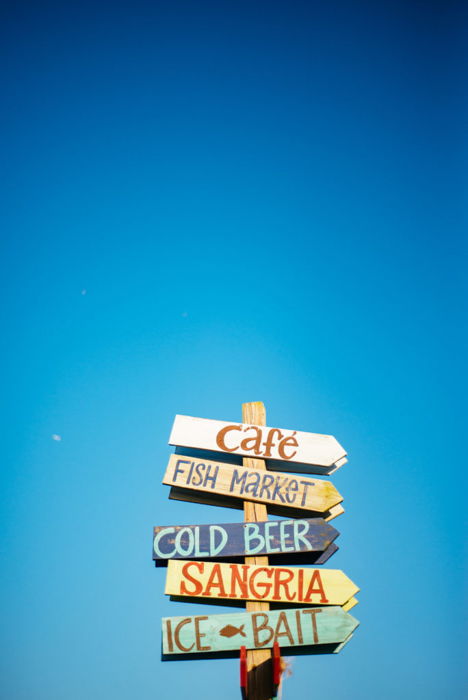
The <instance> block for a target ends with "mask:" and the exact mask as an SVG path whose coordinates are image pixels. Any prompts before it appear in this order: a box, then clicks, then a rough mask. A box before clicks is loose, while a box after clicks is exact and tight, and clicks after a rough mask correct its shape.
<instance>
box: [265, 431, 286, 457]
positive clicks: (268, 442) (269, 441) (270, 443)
mask: <svg viewBox="0 0 468 700" xmlns="http://www.w3.org/2000/svg"><path fill="white" fill-rule="evenodd" d="M275 433H278V438H279V439H280V440H281V438H282V437H283V433H282V432H281V430H278V428H272V429H271V430H269V431H268V435H267V439H266V440H265V442H264V443H263V445H264V446H265V452H264V456H265V457H271V448H272V447H273V444H274V435H275Z"/></svg>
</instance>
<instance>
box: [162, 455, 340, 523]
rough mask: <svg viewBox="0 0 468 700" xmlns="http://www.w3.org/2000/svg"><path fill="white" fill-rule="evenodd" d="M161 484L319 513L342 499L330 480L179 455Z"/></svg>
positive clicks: (173, 458) (171, 460)
mask: <svg viewBox="0 0 468 700" xmlns="http://www.w3.org/2000/svg"><path fill="white" fill-rule="evenodd" d="M163 484H169V485H170V486H180V487H183V488H186V489H194V490H195V491H205V492H209V493H216V494H221V495H224V496H231V497H234V498H242V499H243V500H248V501H258V502H260V503H271V504H274V505H281V506H282V507H287V508H295V509H296V508H299V509H302V510H309V511H314V512H318V513H324V512H326V511H328V510H330V508H332V507H333V506H335V505H337V504H338V503H341V501H342V500H343V498H342V496H341V495H340V494H339V493H338V491H337V490H336V488H335V487H334V486H333V484H332V483H331V482H330V481H323V480H321V479H310V478H308V477H298V478H295V477H292V476H289V475H287V474H281V473H276V474H271V473H269V472H268V471H264V470H260V469H247V468H246V467H238V466H235V465H232V464H225V463H221V462H211V461H208V460H204V461H200V460H198V459H195V460H192V459H188V458H181V457H180V456H179V455H172V456H171V458H170V460H169V464H168V467H167V470H166V473H165V475H164V478H163Z"/></svg>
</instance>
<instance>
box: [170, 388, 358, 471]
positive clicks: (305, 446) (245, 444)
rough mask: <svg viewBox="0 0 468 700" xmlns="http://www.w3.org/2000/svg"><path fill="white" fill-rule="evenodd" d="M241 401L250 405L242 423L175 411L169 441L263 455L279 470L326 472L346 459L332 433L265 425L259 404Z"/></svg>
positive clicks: (233, 452)
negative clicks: (322, 433) (307, 431)
mask: <svg viewBox="0 0 468 700" xmlns="http://www.w3.org/2000/svg"><path fill="white" fill-rule="evenodd" d="M244 405H245V406H251V408H248V409H246V413H245V415H246V416H249V418H244V417H243V418H242V423H229V422H227V421H219V420H210V419H206V418H195V417H193V416H181V415H177V416H176V417H175V420H174V425H173V427H172V431H171V435H170V438H169V444H170V445H175V446H177V447H186V448H191V449H198V450H208V451H215V452H223V453H228V454H234V455H243V456H244V457H252V458H255V457H256V458H258V459H267V460H268V468H269V469H273V470H275V469H279V470H280V471H293V472H294V471H296V472H298V471H299V472H308V473H310V474H330V473H332V472H334V471H336V469H339V468H340V467H341V466H343V464H345V463H346V461H347V460H346V451H345V450H344V449H343V447H342V446H341V445H340V443H339V442H338V441H337V440H336V438H334V437H333V436H332V435H321V434H318V433H306V432H302V431H296V430H289V429H284V428H270V427H266V426H265V424H264V422H260V421H262V419H263V416H264V414H265V409H264V407H263V405H260V402H253V403H251V404H244ZM262 414H263V416H262ZM251 418H255V421H254V420H251Z"/></svg>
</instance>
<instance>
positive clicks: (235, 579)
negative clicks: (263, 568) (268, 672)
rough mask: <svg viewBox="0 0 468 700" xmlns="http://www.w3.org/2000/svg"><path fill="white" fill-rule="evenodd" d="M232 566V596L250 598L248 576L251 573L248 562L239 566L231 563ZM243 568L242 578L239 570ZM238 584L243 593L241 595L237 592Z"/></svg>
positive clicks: (230, 595)
mask: <svg viewBox="0 0 468 700" xmlns="http://www.w3.org/2000/svg"><path fill="white" fill-rule="evenodd" d="M229 566H230V567H231V592H230V594H229V597H230V598H237V597H239V598H248V597H249V591H248V584H247V576H248V573H249V567H248V565H247V564H242V565H241V566H238V565H237V564H230V565H229ZM240 569H242V578H241V577H240V574H239V571H240ZM236 584H238V585H239V587H240V590H241V593H240V595H239V596H237V594H236Z"/></svg>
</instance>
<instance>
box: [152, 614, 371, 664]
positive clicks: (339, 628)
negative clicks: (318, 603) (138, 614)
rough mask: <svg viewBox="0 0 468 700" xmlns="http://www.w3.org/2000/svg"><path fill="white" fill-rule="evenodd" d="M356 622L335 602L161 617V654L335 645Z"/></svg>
mask: <svg viewBox="0 0 468 700" xmlns="http://www.w3.org/2000/svg"><path fill="white" fill-rule="evenodd" d="M358 624H359V622H358V621H357V620H356V619H355V618H354V617H353V616H352V615H350V614H349V613H347V612H345V611H344V610H343V609H342V608H341V607H339V606H330V607H326V608H325V607H320V608H296V609H289V610H265V611H259V612H242V613H229V614H227V615H193V616H187V617H166V618H163V619H162V640H163V658H164V657H170V656H173V655H186V654H187V655H188V654H210V653H213V652H223V651H229V650H240V647H241V646H245V647H246V648H247V649H266V648H268V649H271V648H272V647H273V644H274V643H275V642H278V644H279V645H280V648H283V647H292V648H294V647H302V646H314V645H337V644H341V643H342V642H344V641H346V639H347V638H348V637H349V636H350V635H351V634H352V632H353V631H354V630H355V629H356V627H357V626H358Z"/></svg>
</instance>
